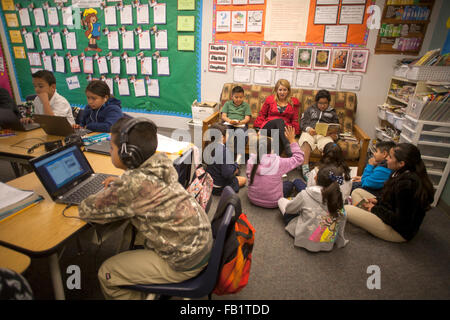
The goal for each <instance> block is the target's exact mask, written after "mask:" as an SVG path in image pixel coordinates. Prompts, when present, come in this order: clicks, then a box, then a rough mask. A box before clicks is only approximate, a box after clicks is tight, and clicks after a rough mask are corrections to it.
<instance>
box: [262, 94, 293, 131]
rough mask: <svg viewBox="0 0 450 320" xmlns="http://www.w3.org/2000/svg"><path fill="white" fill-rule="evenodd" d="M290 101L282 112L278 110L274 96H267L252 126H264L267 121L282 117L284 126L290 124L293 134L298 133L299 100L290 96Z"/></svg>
mask: <svg viewBox="0 0 450 320" xmlns="http://www.w3.org/2000/svg"><path fill="white" fill-rule="evenodd" d="M290 99H291V101H292V104H293V105H291V104H290V103H289V104H288V105H287V107H286V110H284V112H283V113H280V112H278V107H277V101H276V100H275V97H274V96H273V95H272V96H268V97H267V98H266V101H264V104H263V106H262V108H261V110H260V111H259V114H258V117H257V118H256V120H255V122H254V123H253V126H254V127H256V128H260V129H262V128H264V126H265V125H266V123H267V122H269V121H271V120H274V119H283V120H284V123H285V124H286V126H292V127H294V129H295V134H300V126H299V123H298V111H299V107H300V104H299V101H298V99H297V98H294V97H291V98H290Z"/></svg>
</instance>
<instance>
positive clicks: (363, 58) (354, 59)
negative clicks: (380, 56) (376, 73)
mask: <svg viewBox="0 0 450 320" xmlns="http://www.w3.org/2000/svg"><path fill="white" fill-rule="evenodd" d="M368 60H369V49H355V50H352V53H351V56H350V61H349V64H350V69H349V70H350V71H352V72H366V69H367V61H368Z"/></svg>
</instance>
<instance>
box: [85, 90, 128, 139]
mask: <svg viewBox="0 0 450 320" xmlns="http://www.w3.org/2000/svg"><path fill="white" fill-rule="evenodd" d="M122 117H123V113H122V107H121V105H120V100H118V99H116V98H109V99H108V101H106V103H105V104H104V105H103V106H101V107H100V108H99V109H96V110H93V109H91V107H89V106H86V107H85V108H84V110H83V114H82V115H81V120H80V123H79V124H80V125H81V126H83V127H84V126H86V128H87V129H89V130H91V131H95V132H110V131H111V126H112V125H113V124H114V123H116V121H117V120H119V119H120V118H122Z"/></svg>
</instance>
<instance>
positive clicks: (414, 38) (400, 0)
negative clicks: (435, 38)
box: [375, 0, 434, 55]
mask: <svg viewBox="0 0 450 320" xmlns="http://www.w3.org/2000/svg"><path fill="white" fill-rule="evenodd" d="M433 5H434V0H387V1H386V5H385V6H384V9H383V13H382V16H381V28H380V30H379V31H378V37H377V43H376V45H375V53H383V54H408V55H418V54H419V52H420V49H421V48H422V43H423V40H424V38H425V33H426V31H427V27H428V23H429V22H430V16H431V12H432V9H433Z"/></svg>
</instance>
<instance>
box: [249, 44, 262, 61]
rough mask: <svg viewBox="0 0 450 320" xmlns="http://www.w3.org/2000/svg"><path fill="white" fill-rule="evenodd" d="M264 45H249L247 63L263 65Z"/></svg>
mask: <svg viewBox="0 0 450 320" xmlns="http://www.w3.org/2000/svg"><path fill="white" fill-rule="evenodd" d="M261 53H262V47H258V46H248V48H247V65H248V66H260V65H261V56H262V55H261Z"/></svg>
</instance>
